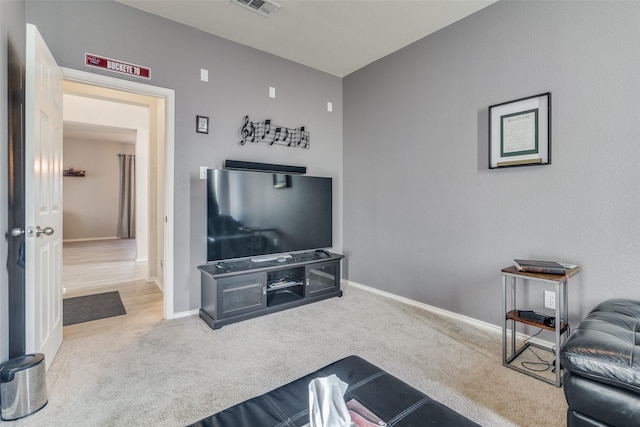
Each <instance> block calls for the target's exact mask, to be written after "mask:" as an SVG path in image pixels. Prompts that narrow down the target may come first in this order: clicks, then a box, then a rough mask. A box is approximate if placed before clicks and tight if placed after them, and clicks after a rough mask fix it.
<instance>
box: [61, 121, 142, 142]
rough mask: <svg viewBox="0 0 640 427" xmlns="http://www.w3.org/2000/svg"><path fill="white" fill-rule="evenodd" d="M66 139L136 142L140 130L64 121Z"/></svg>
mask: <svg viewBox="0 0 640 427" xmlns="http://www.w3.org/2000/svg"><path fill="white" fill-rule="evenodd" d="M63 132H64V139H75V140H78V141H85V142H92V141H93V142H124V143H126V144H135V143H136V137H137V135H138V132H137V131H136V130H135V129H126V128H120V127H113V126H101V125H96V124H91V123H77V122H69V121H65V122H64V130H63Z"/></svg>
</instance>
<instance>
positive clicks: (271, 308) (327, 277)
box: [198, 251, 344, 329]
mask: <svg viewBox="0 0 640 427" xmlns="http://www.w3.org/2000/svg"><path fill="white" fill-rule="evenodd" d="M342 258H344V255H339V254H334V253H331V252H324V251H314V252H305V253H299V254H293V255H292V256H291V258H287V259H284V260H282V259H280V260H277V259H274V260H271V261H252V260H248V259H247V260H240V261H223V262H218V263H211V264H205V265H201V266H199V267H198V270H200V293H201V294H200V295H201V302H200V318H201V319H202V320H204V321H205V322H207V324H208V325H209V326H210V327H211V328H212V329H218V328H221V327H222V326H224V325H228V324H230V323H234V322H239V321H241V320H246V319H251V318H254V317H257V316H263V315H265V314H269V313H274V312H276V311H281V310H286V309H288V308H292V307H298V306H300V305H304V304H309V303H312V302H316V301H321V300H323V299H327V298H332V297H340V296H342V290H341V289H340V260H342Z"/></svg>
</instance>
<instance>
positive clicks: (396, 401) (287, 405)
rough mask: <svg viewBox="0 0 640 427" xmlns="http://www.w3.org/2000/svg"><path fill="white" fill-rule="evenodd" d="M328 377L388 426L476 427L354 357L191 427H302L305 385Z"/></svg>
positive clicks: (306, 416) (305, 415) (306, 399)
mask: <svg viewBox="0 0 640 427" xmlns="http://www.w3.org/2000/svg"><path fill="white" fill-rule="evenodd" d="M331 374H336V375H337V376H338V378H340V379H341V380H342V381H344V382H346V383H347V384H349V388H348V389H347V391H346V393H345V395H344V397H345V401H348V400H351V399H357V400H358V401H359V402H360V403H362V404H363V405H364V406H365V407H366V408H367V409H369V410H370V411H371V412H373V413H374V414H375V415H377V416H378V417H379V418H380V419H382V421H385V422H386V423H387V424H388V425H390V426H398V427H409V426H415V427H422V426H425V425H430V426H447V427H453V426H478V424H476V423H474V422H472V421H471V420H469V419H467V418H465V417H463V416H462V415H460V414H458V413H457V412H455V411H453V410H452V409H450V408H448V407H446V406H444V405H442V404H441V403H438V402H436V401H435V400H433V399H431V398H430V397H429V396H427V395H426V394H424V393H422V392H421V391H418V390H416V389H415V388H413V387H411V386H409V385H408V384H406V383H404V382H402V381H400V380H399V379H398V378H396V377H394V376H393V375H390V374H388V373H386V372H385V371H383V370H382V369H380V368H378V367H377V366H374V365H372V364H371V363H369V362H367V361H366V360H364V359H362V358H360V357H358V356H349V357H346V358H344V359H342V360H339V361H337V362H334V363H332V364H330V365H328V366H325V367H324V368H322V369H319V370H317V371H315V372H313V373H311V374H309V375H306V376H304V377H302V378H299V379H297V380H295V381H293V382H290V383H289V384H286V385H284V386H282V387H279V388H277V389H275V390H272V391H270V392H268V393H266V394H263V395H262V396H258V397H254V398H253V399H250V400H247V401H245V402H242V403H239V404H237V405H235V406H232V407H230V408H228V409H225V410H223V411H221V412H218V413H217V414H214V415H211V416H209V417H207V418H204V419H202V420H200V421H198V422H197V423H195V424H192V425H194V426H208V427H240V426H251V427H262V426H264V427H275V426H283V427H284V426H287V427H302V426H304V425H306V424H307V423H309V382H310V381H311V380H312V379H314V378H317V377H326V376H329V375H331Z"/></svg>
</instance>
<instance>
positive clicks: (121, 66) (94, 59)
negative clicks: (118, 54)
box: [84, 53, 151, 79]
mask: <svg viewBox="0 0 640 427" xmlns="http://www.w3.org/2000/svg"><path fill="white" fill-rule="evenodd" d="M84 65H86V66H88V67H96V68H102V69H105V70H109V71H113V72H114V73H122V74H128V75H130V76H135V77H141V78H143V79H150V78H151V69H149V68H147V67H141V66H140V65H135V64H129V63H127V62H122V61H118V60H117V59H111V58H105V57H103V56H98V55H93V54H91V53H85V54H84Z"/></svg>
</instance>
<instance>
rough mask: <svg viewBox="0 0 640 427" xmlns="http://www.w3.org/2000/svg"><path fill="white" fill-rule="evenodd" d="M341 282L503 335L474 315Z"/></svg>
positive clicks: (546, 343) (543, 342)
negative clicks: (464, 314) (466, 314)
mask: <svg viewBox="0 0 640 427" xmlns="http://www.w3.org/2000/svg"><path fill="white" fill-rule="evenodd" d="M341 283H344V284H347V285H349V286H353V287H354V288H358V289H362V290H364V291H367V292H371V293H374V294H377V295H380V296H383V297H386V298H391V299H393V300H396V301H398V302H401V303H404V304H408V305H411V306H413V307H417V308H420V309H422V310H425V311H429V312H432V313H436V314H440V315H442V316H446V317H449V318H451V319H454V320H457V321H459V322H464V323H467V324H469V325H472V326H475V327H477V328H481V329H484V330H486V331H488V332H491V333H495V334H498V335H502V327H501V326H496V325H493V324H491V323H487V322H483V321H481V320H478V319H474V318H473V317H468V316H463V315H462V314H458V313H454V312H452V311H448V310H443V309H441V308H438V307H434V306H432V305H429V304H425V303H423V302H419V301H414V300H412V299H409V298H405V297H401V296H399V295H395V294H392V293H391V292H386V291H382V290H380V289H376V288H372V287H371V286H366V285H362V284H360V283H357V282H353V281H351V280H345V279H343V280H342V281H341ZM516 336H517V337H518V338H519V339H521V340H525V339H529V341H531V342H532V343H535V344H538V345H540V346H542V347H545V348H548V349H549V350H551V349H552V348H553V347H554V346H555V344H554V343H552V342H550V341H546V340H541V339H539V338H535V337H533V338H529V335H525V334H522V333H519V332H518V333H516Z"/></svg>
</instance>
